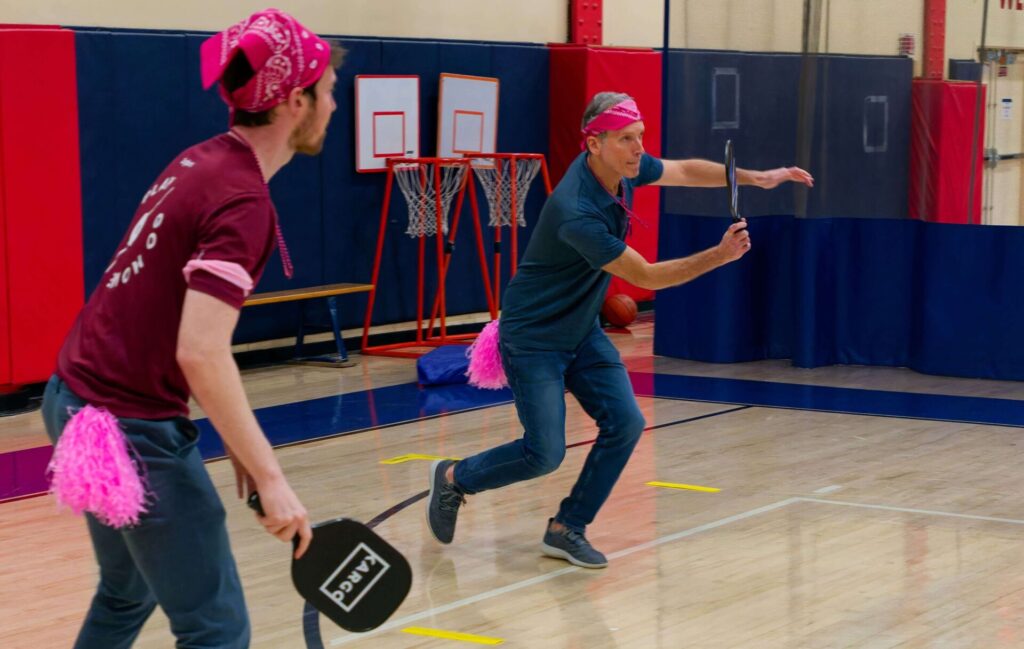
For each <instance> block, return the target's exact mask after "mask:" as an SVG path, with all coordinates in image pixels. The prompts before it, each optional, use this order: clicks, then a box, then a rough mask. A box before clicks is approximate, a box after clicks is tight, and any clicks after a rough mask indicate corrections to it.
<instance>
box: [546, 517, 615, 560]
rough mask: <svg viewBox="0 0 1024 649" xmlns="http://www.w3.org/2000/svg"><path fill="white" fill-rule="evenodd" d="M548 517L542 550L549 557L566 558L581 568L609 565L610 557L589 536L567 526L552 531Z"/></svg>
mask: <svg viewBox="0 0 1024 649" xmlns="http://www.w3.org/2000/svg"><path fill="white" fill-rule="evenodd" d="M552 520H554V519H548V529H547V531H546V532H545V533H544V540H543V541H542V542H541V544H540V547H541V550H542V551H543V552H544V554H546V555H547V556H549V557H555V558H556V559H565V560H566V561H568V562H569V563H571V564H573V565H574V566H580V567H581V568H605V567H607V566H608V559H606V558H605V556H604V555H603V554H601V553H600V552H598V551H597V550H595V549H594V546H592V545H590V541H588V540H587V537H585V536H583V534H582V533H581V532H575V531H573V530H570V529H569V528H565V529H563V530H561V531H559V532H552V531H551V521H552Z"/></svg>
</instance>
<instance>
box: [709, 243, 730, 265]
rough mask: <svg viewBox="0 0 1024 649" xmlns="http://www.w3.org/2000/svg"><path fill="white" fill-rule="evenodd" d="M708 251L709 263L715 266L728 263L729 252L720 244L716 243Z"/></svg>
mask: <svg viewBox="0 0 1024 649" xmlns="http://www.w3.org/2000/svg"><path fill="white" fill-rule="evenodd" d="M708 252H710V253H711V263H712V264H714V265H715V266H724V265H726V264H727V263H729V254H728V253H727V252H726V251H725V249H724V248H723V247H722V244H718V245H717V246H715V247H714V248H712V249H711V250H709V251H708Z"/></svg>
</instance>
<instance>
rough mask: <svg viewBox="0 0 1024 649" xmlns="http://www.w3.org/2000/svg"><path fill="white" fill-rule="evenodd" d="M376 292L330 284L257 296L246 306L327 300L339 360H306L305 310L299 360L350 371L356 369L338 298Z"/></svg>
mask: <svg viewBox="0 0 1024 649" xmlns="http://www.w3.org/2000/svg"><path fill="white" fill-rule="evenodd" d="M372 290H373V284H352V283H342V284H326V285H324V286H310V287H308V288H292V289H288V290H287V291H272V292H270V293H256V294H254V295H250V296H249V298H248V299H247V300H246V301H245V304H244V306H259V305H261V304H278V303H281V302H298V301H302V300H311V299H314V298H321V297H322V298H326V300H327V310H328V311H330V314H331V324H332V325H333V327H334V344H335V345H337V348H338V360H337V361H335V360H331V359H328V358H324V357H319V358H313V359H303V358H302V343H303V341H304V339H305V335H306V329H305V319H304V317H303V312H302V309H299V333H298V334H297V335H296V336H295V356H296V359H297V360H300V361H302V362H310V363H316V364H320V365H333V366H338V367H349V366H351V365H354V363H353V362H352V361H350V360H349V358H348V352H347V351H346V350H345V341H344V340H342V338H341V324H340V322H339V319H338V299H337V298H338V296H339V295H348V294H349V293H366V292H369V291H372Z"/></svg>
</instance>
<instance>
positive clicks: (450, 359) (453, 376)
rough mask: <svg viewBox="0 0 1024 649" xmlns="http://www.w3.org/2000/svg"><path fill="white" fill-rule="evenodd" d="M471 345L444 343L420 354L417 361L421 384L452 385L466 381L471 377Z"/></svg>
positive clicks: (417, 373) (417, 374)
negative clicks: (469, 353) (469, 355)
mask: <svg viewBox="0 0 1024 649" xmlns="http://www.w3.org/2000/svg"><path fill="white" fill-rule="evenodd" d="M467 349H469V345H443V346H441V347H438V348H437V349H435V350H433V351H431V352H428V353H426V354H424V355H423V356H420V357H419V359H417V361H416V376H417V377H418V378H419V382H420V385H452V384H455V383H466V382H468V381H469V378H468V377H467V376H466V370H468V369H469V358H467V357H466V350H467Z"/></svg>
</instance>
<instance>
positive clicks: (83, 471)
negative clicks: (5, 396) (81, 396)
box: [46, 406, 147, 527]
mask: <svg viewBox="0 0 1024 649" xmlns="http://www.w3.org/2000/svg"><path fill="white" fill-rule="evenodd" d="M132 453H134V449H133V448H131V446H130V445H129V443H128V440H127V439H126V438H125V436H124V432H123V431H122V430H121V426H120V424H119V422H118V421H117V418H116V417H114V415H112V414H110V413H109V412H108V411H107V410H105V409H103V408H94V407H93V406H85V407H84V408H82V409H81V410H79V411H78V412H77V413H75V414H74V416H73V417H71V419H70V420H69V421H68V423H67V425H66V426H64V432H63V433H62V434H61V437H60V439H59V440H58V441H57V447H56V448H55V449H54V451H53V458H52V459H51V460H50V465H49V466H48V467H47V469H46V471H47V473H48V474H49V476H50V493H52V494H53V495H54V496H55V497H56V498H57V503H58V504H59V505H64V506H67V507H69V508H70V509H71V511H73V512H75V513H76V514H81V513H82V512H83V511H87V512H89V513H91V514H93V515H95V516H96V518H98V519H99V520H100V522H102V523H103V524H104V525H109V526H111V527H125V526H126V525H136V524H138V522H139V515H140V514H142V513H143V512H145V511H146V497H147V490H146V485H145V483H144V481H143V478H142V476H141V475H140V471H139V465H138V464H136V462H135V460H133V459H132V455H131V454H132ZM139 464H141V462H140V463H139Z"/></svg>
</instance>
